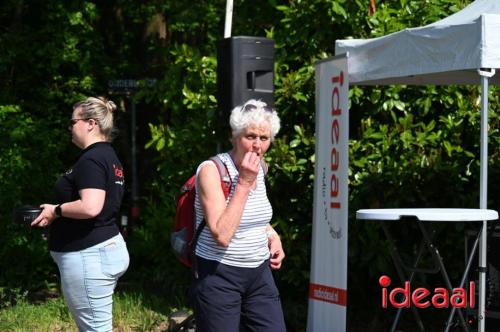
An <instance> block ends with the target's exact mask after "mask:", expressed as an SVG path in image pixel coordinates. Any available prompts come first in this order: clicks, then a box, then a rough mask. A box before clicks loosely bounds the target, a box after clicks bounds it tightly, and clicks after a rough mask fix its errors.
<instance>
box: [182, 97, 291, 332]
mask: <svg viewBox="0 0 500 332" xmlns="http://www.w3.org/2000/svg"><path fill="white" fill-rule="evenodd" d="M229 123H230V126H231V130H232V139H231V142H232V146H233V147H232V149H231V150H230V151H229V152H227V153H221V154H219V155H218V157H219V158H220V159H221V160H222V162H223V163H224V165H225V166H226V168H227V170H228V173H229V176H230V177H231V183H232V185H231V188H230V193H229V196H228V198H227V199H226V198H225V196H224V193H223V190H222V188H221V184H220V175H219V171H218V170H217V168H216V166H215V164H214V163H213V162H211V161H205V162H203V163H201V164H200V166H199V167H198V170H197V172H196V174H197V178H196V180H197V181H196V199H195V212H196V225H197V226H198V225H200V224H201V222H202V220H205V221H206V225H207V226H208V227H204V228H203V230H202V231H201V233H200V236H199V238H198V241H197V243H196V249H195V255H196V257H195V259H196V261H195V264H193V266H195V267H196V272H197V273H196V274H195V279H194V280H193V284H192V286H191V291H190V296H191V300H192V302H193V306H194V313H195V321H196V327H197V331H239V329H240V326H241V328H243V329H248V330H251V331H272V332H279V331H286V328H285V322H284V318H283V311H282V308H281V301H280V297H279V292H278V289H277V287H276V284H275V282H274V279H273V276H272V273H271V269H279V268H280V267H281V263H282V261H283V258H284V257H285V254H284V252H283V248H282V245H281V241H280V238H279V236H278V234H277V233H276V231H275V230H274V229H273V228H272V227H271V225H270V221H271V218H272V212H273V211H272V207H271V204H270V202H269V199H268V198H267V193H266V185H265V182H264V176H265V172H266V171H267V165H265V163H263V162H262V160H263V158H264V155H265V153H266V152H267V150H268V149H269V147H270V145H271V142H272V141H273V140H274V137H275V135H276V134H277V133H278V131H279V129H280V119H279V117H278V114H277V113H276V111H275V110H274V109H272V108H271V107H269V106H267V104H266V103H264V102H262V101H257V100H248V101H247V102H246V103H245V104H243V105H241V106H238V107H235V108H234V109H233V110H232V112H231V116H230V121H229Z"/></svg>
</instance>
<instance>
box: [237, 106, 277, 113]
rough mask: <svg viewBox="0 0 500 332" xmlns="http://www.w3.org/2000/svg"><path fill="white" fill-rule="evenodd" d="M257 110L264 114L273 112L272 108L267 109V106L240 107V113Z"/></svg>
mask: <svg viewBox="0 0 500 332" xmlns="http://www.w3.org/2000/svg"><path fill="white" fill-rule="evenodd" d="M257 108H261V109H263V110H264V112H269V113H272V112H274V110H273V108H272V107H269V106H267V105H266V106H260V107H257V106H256V105H254V104H246V105H244V106H243V107H242V109H241V111H242V112H252V111H255V110H256V109H257Z"/></svg>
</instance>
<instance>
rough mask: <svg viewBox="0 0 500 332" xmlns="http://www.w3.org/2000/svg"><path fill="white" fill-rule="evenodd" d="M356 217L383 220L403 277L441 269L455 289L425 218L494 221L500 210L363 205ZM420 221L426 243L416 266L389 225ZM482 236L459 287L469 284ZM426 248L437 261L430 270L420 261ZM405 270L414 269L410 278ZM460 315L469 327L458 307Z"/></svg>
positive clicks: (450, 318) (481, 295)
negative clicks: (406, 259)
mask: <svg viewBox="0 0 500 332" xmlns="http://www.w3.org/2000/svg"><path fill="white" fill-rule="evenodd" d="M356 218H357V219H359V220H378V221H383V222H382V223H381V225H382V229H383V230H384V233H385V235H386V237H387V239H388V241H389V242H390V244H391V248H390V251H391V256H392V258H393V261H394V265H395V267H396V270H397V272H398V274H399V277H400V279H401V281H402V282H403V281H406V280H408V281H410V282H411V281H412V279H413V277H414V275H415V273H416V272H423V273H437V272H441V275H442V276H443V279H444V281H445V283H446V286H447V287H448V289H449V290H451V289H452V288H453V287H452V285H451V282H450V279H449V277H448V273H447V271H446V268H445V266H444V263H443V260H442V257H441V255H440V254H439V250H438V248H437V247H436V245H435V244H434V243H433V242H432V239H431V236H430V235H429V233H428V231H427V229H426V227H425V225H424V224H423V222H483V221H491V220H498V212H497V211H495V210H487V209H424V208H422V209H362V210H358V211H357V212H356ZM405 220H409V221H416V222H417V224H418V226H419V228H420V231H421V233H422V243H421V247H420V250H419V252H418V254H417V257H416V259H415V261H414V263H413V266H412V267H408V266H406V265H405V264H404V263H403V260H402V259H401V257H400V255H399V253H398V251H397V249H396V245H395V241H394V239H393V237H392V235H391V233H390V231H389V229H388V227H387V223H388V222H389V223H392V222H398V221H399V222H401V221H405ZM480 236H481V231H479V234H478V236H477V238H476V241H475V243H474V245H473V248H472V250H471V253H470V255H469V259H468V261H467V264H466V267H465V271H464V273H463V276H462V280H461V282H460V285H459V286H458V287H460V288H463V286H464V284H465V280H466V278H467V275H468V273H469V269H470V265H471V263H472V259H473V257H474V255H475V252H476V250H477V245H478V242H479V238H480ZM424 248H426V249H427V250H428V251H429V252H430V253H431V255H432V257H433V260H434V263H435V264H436V268H434V269H432V270H429V269H419V268H418V263H419V261H420V258H421V255H422V254H423V249H424ZM479 268H480V271H481V269H485V267H479ZM404 270H406V271H408V272H411V274H410V276H409V279H406V277H405V273H404ZM484 296H485V290H484V289H481V288H480V289H479V298H480V299H481V298H484ZM401 310H402V308H399V309H398V311H397V314H396V317H395V319H394V322H393V325H392V328H391V331H395V330H396V327H397V324H398V321H399V317H400V315H401ZM412 311H413V314H414V315H415V319H416V320H417V324H418V327H419V329H420V330H421V331H425V328H424V327H423V323H422V321H421V319H420V316H419V314H418V312H417V311H416V308H415V307H414V306H412ZM455 311H456V308H455V307H452V309H451V312H450V315H449V317H448V320H447V323H446V327H445V331H448V330H449V328H450V325H451V323H452V320H453V315H454V313H455ZM458 314H459V318H460V321H461V323H462V327H463V328H464V329H465V330H466V331H468V327H467V324H466V322H465V319H464V317H463V315H462V312H461V311H460V310H458Z"/></svg>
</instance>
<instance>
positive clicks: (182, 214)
mask: <svg viewBox="0 0 500 332" xmlns="http://www.w3.org/2000/svg"><path fill="white" fill-rule="evenodd" d="M210 160H211V161H213V162H214V163H215V165H216V166H217V170H218V171H219V175H220V182H221V187H222V191H223V192H224V197H226V199H227V198H228V197H229V192H230V190H231V177H230V176H229V173H228V170H227V168H226V165H224V163H223V162H222V160H221V159H220V158H219V157H218V156H214V157H212V158H210ZM195 183H196V175H192V176H191V177H190V178H189V179H188V180H187V181H186V182H185V183H184V185H183V186H182V187H181V190H180V193H179V196H178V198H177V208H176V212H175V223H174V230H173V232H172V234H171V235H170V243H171V245H172V249H173V250H174V253H175V255H176V256H177V259H179V261H180V262H181V263H182V264H184V265H186V266H188V267H191V265H192V260H193V255H194V249H195V247H196V242H197V241H198V237H199V236H200V234H201V231H202V230H203V228H205V225H206V222H205V219H203V220H202V221H201V223H200V225H199V226H198V228H197V229H196V233H195V231H194V230H195V227H196V226H195V224H196V213H195V211H194V200H195V197H196V189H195Z"/></svg>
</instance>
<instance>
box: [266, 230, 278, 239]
mask: <svg viewBox="0 0 500 332" xmlns="http://www.w3.org/2000/svg"><path fill="white" fill-rule="evenodd" d="M266 235H267V238H268V239H269V238H270V237H273V236H275V235H278V232H276V231H275V230H274V229H271V230H270V231H266Z"/></svg>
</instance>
